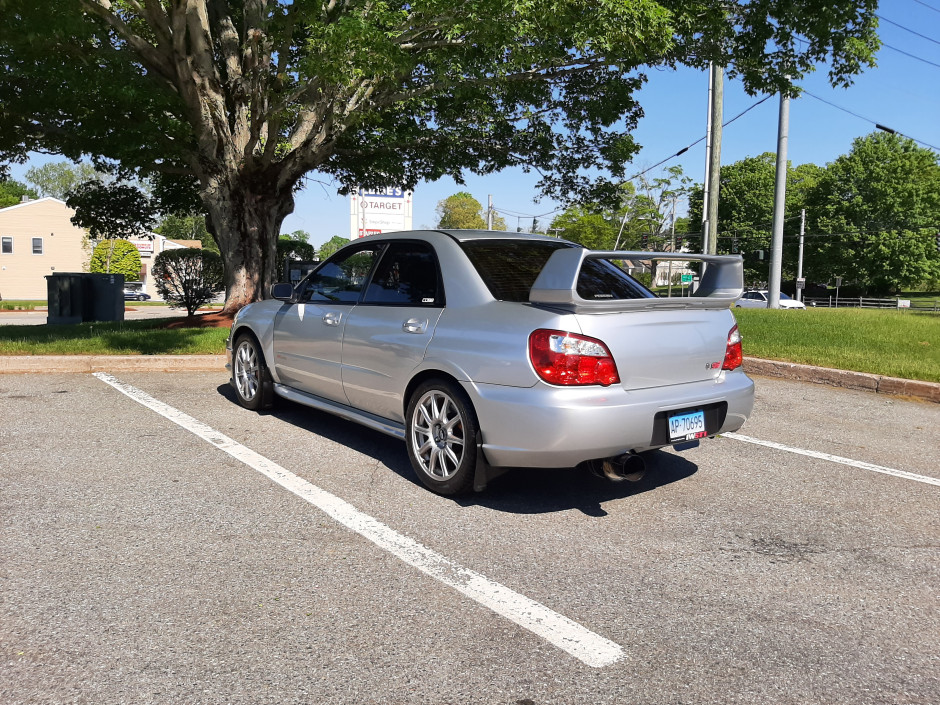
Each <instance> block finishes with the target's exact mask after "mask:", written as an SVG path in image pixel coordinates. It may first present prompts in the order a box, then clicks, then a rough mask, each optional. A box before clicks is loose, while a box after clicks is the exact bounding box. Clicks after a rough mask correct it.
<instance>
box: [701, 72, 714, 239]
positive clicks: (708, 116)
mask: <svg viewBox="0 0 940 705" xmlns="http://www.w3.org/2000/svg"><path fill="white" fill-rule="evenodd" d="M711 164H712V65H711V64H708V105H707V106H706V110H705V181H704V182H703V183H702V252H708V184H709V181H708V176H709V173H708V171H709V169H710V168H711Z"/></svg>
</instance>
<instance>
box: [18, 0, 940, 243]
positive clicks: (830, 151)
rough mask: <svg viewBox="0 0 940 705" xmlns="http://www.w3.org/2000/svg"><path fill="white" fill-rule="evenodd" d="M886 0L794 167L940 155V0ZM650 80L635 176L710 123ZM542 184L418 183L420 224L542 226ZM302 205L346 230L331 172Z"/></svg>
mask: <svg viewBox="0 0 940 705" xmlns="http://www.w3.org/2000/svg"><path fill="white" fill-rule="evenodd" d="M880 5H881V6H880V7H879V9H878V14H879V15H880V17H881V22H880V28H879V35H880V37H881V40H882V42H883V44H884V45H883V46H882V48H881V50H880V52H879V53H878V55H877V66H876V67H874V68H869V69H868V70H867V71H865V73H863V74H862V75H861V76H857V77H856V78H855V80H854V83H853V85H852V86H850V87H849V88H847V89H846V88H832V87H831V86H830V85H829V82H828V78H827V75H826V67H824V66H823V67H820V70H819V71H817V72H816V73H814V74H810V75H809V76H807V77H806V78H804V79H803V80H802V81H800V82H799V85H800V86H801V87H802V88H803V89H804V90H805V92H804V94H803V95H802V96H801V97H799V98H797V99H794V100H791V101H790V125H789V139H788V151H787V156H788V159H789V160H790V161H791V162H792V163H793V165H794V166H797V165H799V164H805V163H807V162H812V163H814V164H818V165H820V166H824V165H825V164H828V163H829V162H832V161H834V160H835V159H836V158H838V157H839V156H840V155H842V154H846V153H848V152H849V151H850V150H851V148H852V141H853V140H854V139H855V138H857V137H862V136H864V135H867V134H869V133H871V132H873V131H875V129H876V128H875V124H876V123H877V124H880V125H884V126H886V127H888V128H891V129H892V130H894V131H896V132H898V133H900V134H903V135H905V136H907V137H911V138H913V139H915V140H919V141H920V143H921V146H931V147H933V148H934V149H935V150H936V151H937V152H938V153H940V0H886V1H885V2H882V3H880ZM899 25H900V26H899ZM647 77H648V82H647V84H646V85H645V86H644V87H643V89H642V90H641V92H640V93H639V102H640V105H642V106H643V110H644V113H645V116H644V117H643V118H642V120H641V121H640V124H639V126H638V128H637V130H636V131H635V132H634V137H635V139H636V141H637V142H638V143H639V144H640V145H642V149H641V151H640V152H639V154H638V155H637V156H636V157H635V159H634V163H633V165H634V169H633V171H632V173H635V172H641V171H643V170H644V169H646V168H648V167H650V166H653V165H654V164H656V163H658V162H660V161H661V160H663V159H666V158H667V157H669V156H670V155H673V154H675V153H676V152H678V151H679V150H680V149H682V148H683V147H686V146H688V145H691V144H692V143H693V142H695V141H696V140H698V139H699V138H701V137H703V136H704V135H705V129H706V116H707V110H708V75H707V72H704V71H694V70H691V69H681V70H677V71H672V70H650V71H647ZM724 93H725V98H724V120H725V121H726V122H727V121H728V120H729V119H731V118H733V117H734V116H735V115H737V114H738V113H740V112H742V111H744V110H747V109H748V108H750V107H751V106H753V105H754V104H755V103H757V102H758V101H759V100H761V99H762V98H765V97H766V96H764V95H757V96H749V95H747V94H746V93H745V92H744V90H743V87H742V85H741V83H740V82H739V81H731V80H728V79H726V80H725V84H724ZM779 110H780V101H779V98H778V97H777V96H771V97H770V98H769V99H768V100H765V101H764V102H763V103H761V104H760V105H758V106H757V107H755V108H753V109H751V110H750V111H749V112H747V113H746V114H745V115H743V116H741V117H740V118H738V119H737V120H736V121H735V122H734V123H732V124H731V125H728V126H727V127H725V129H724V131H723V135H722V145H721V162H722V164H732V163H734V162H736V161H738V160H740V159H744V158H745V157H753V156H757V155H759V154H762V153H763V152H774V151H776V146H777V126H778V118H779ZM46 161H57V159H55V158H52V157H48V156H45V155H35V156H34V157H33V158H32V159H31V161H30V163H28V164H26V165H22V166H15V167H14V168H13V170H12V176H13V178H15V179H18V180H21V181H23V180H24V174H25V171H26V169H27V168H28V167H29V166H30V165H38V164H41V163H44V162H46ZM677 164H678V165H681V166H682V168H683V170H684V172H685V173H686V175H688V176H690V177H691V178H692V179H693V180H694V181H695V182H696V183H701V182H702V181H703V180H704V174H705V143H704V141H702V142H701V143H699V144H698V145H696V146H695V147H692V148H691V149H689V150H688V152H686V153H685V154H683V155H682V156H681V157H679V158H676V159H671V160H670V161H668V162H666V163H665V164H663V165H662V167H659V168H657V169H655V170H653V171H651V172H650V173H649V175H648V176H650V177H655V176H657V175H658V174H659V173H661V170H662V169H665V168H667V167H669V166H673V165H677ZM537 181H538V175H537V174H525V173H524V172H522V170H521V169H507V170H505V171H503V172H500V173H498V174H490V175H487V176H475V175H473V174H468V175H467V177H466V184H464V185H460V184H457V183H455V182H454V181H453V180H452V179H441V180H439V181H436V182H433V183H422V184H419V185H418V186H417V187H416V188H415V191H414V206H413V208H414V219H413V227H414V228H416V229H420V228H430V227H434V226H435V225H436V223H437V215H436V212H435V209H436V208H437V204H438V202H439V201H441V200H442V199H445V198H447V197H448V196H450V195H452V194H454V193H457V192H458V191H469V192H470V193H471V194H472V195H473V196H474V198H476V199H477V200H478V201H479V202H480V203H481V204H483V205H484V206H485V205H486V203H487V198H488V196H489V195H492V196H493V205H494V207H495V208H496V209H497V210H498V211H499V212H500V214H501V215H502V216H503V217H504V218H505V220H506V224H507V227H508V228H509V229H510V230H514V229H515V228H516V226H517V225H519V226H521V227H523V229H526V230H527V229H528V228H529V226H531V224H532V218H533V216H539V222H540V224H541V225H542V226H543V227H544V226H545V225H547V223H548V221H549V220H550V219H551V218H552V212H553V211H557V210H559V209H561V208H563V206H564V204H562V203H558V202H556V201H553V200H550V199H542V200H541V201H539V200H538V192H537V189H536V186H535V184H536V182H537ZM295 202H296V207H295V210H294V213H292V214H291V215H289V216H288V217H287V218H286V219H285V220H284V223H283V225H282V228H281V231H282V232H284V233H289V232H293V231H295V230H303V231H306V232H307V233H309V234H310V242H311V243H312V244H314V245H317V246H318V245H320V244H322V243H323V242H326V241H327V240H329V239H330V238H331V237H333V236H334V235H341V236H343V237H349V212H350V201H349V198H348V197H346V196H339V195H337V193H336V185H335V184H333V183H330V182H329V178H328V177H323V176H322V175H318V174H315V173H314V174H311V175H310V177H309V180H308V184H307V186H306V187H305V188H304V189H303V190H302V191H301V192H299V193H298V194H297V195H296V197H295Z"/></svg>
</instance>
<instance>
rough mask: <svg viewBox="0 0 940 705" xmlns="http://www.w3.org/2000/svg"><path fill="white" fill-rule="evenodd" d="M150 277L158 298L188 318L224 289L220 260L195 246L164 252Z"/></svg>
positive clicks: (155, 261)
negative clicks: (183, 310)
mask: <svg viewBox="0 0 940 705" xmlns="http://www.w3.org/2000/svg"><path fill="white" fill-rule="evenodd" d="M151 274H152V276H153V281H154V285H155V286H156V287H157V291H158V292H160V296H162V297H163V298H164V299H166V301H167V302H168V303H169V304H170V306H171V307H173V308H185V309H186V313H187V314H189V315H190V316H192V315H193V313H195V312H196V311H197V310H198V309H199V307H200V306H204V305H206V304H207V303H209V302H210V301H212V299H214V298H215V297H216V295H218V294H220V293H222V292H223V291H224V290H225V283H224V277H223V268H222V258H221V257H219V255H218V254H216V253H215V252H212V251H210V250H202V249H199V248H198V247H184V248H180V249H178V250H164V251H163V252H161V253H160V254H159V255H157V257H156V259H154V262H153V269H152V270H151Z"/></svg>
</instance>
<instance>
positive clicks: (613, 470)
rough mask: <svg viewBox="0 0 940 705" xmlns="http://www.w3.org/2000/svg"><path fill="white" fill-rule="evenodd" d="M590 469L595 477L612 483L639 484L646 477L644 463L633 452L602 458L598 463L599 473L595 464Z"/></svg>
mask: <svg viewBox="0 0 940 705" xmlns="http://www.w3.org/2000/svg"><path fill="white" fill-rule="evenodd" d="M591 468H592V470H594V474H595V475H598V476H600V477H605V478H607V479H608V480H611V481H612V482H623V481H624V480H626V481H627V482H639V481H640V480H642V479H643V477H644V476H645V475H646V461H645V460H643V458H641V457H640V456H639V455H637V454H636V453H634V452H630V453H624V454H622V455H617V456H614V457H613V458H604V460H602V461H600V472H598V471H597V464H596V463H592V464H591Z"/></svg>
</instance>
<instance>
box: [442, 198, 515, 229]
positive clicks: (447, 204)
mask: <svg viewBox="0 0 940 705" xmlns="http://www.w3.org/2000/svg"><path fill="white" fill-rule="evenodd" d="M435 210H436V211H437V227H438V228H443V229H445V230H486V213H485V211H484V210H483V206H482V205H480V202H479V201H478V200H477V199H475V198H474V197H473V196H472V195H470V193H468V192H467V191H460V192H458V193H455V194H454V195H453V196H448V197H447V198H444V199H441V200H440V201H438V203H437V208H436V209H435ZM505 229H506V221H505V219H504V218H502V217H501V216H499V215H497V214H495V213H494V214H493V227H492V228H491V230H505Z"/></svg>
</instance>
